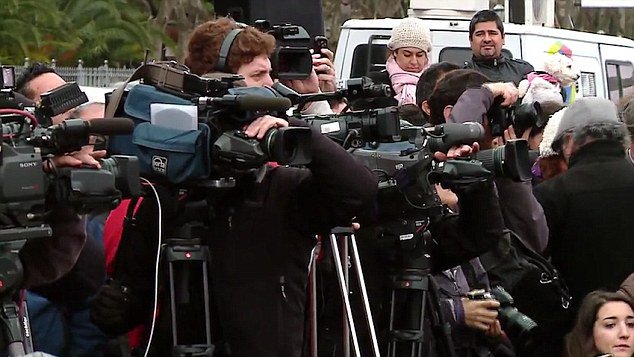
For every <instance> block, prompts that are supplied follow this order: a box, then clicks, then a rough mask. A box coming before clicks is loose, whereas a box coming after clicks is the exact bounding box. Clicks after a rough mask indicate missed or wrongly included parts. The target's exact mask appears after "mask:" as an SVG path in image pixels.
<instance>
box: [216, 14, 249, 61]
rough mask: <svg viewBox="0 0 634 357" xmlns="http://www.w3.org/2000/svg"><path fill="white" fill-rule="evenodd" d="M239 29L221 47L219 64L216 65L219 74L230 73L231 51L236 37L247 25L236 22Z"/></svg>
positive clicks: (228, 35)
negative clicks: (228, 59) (229, 59)
mask: <svg viewBox="0 0 634 357" xmlns="http://www.w3.org/2000/svg"><path fill="white" fill-rule="evenodd" d="M236 25H237V26H238V28H236V29H233V30H231V32H229V33H228V34H227V36H225V39H224V40H223V41H222V45H221V46H220V53H219V55H218V63H216V67H215V70H216V71H219V72H227V73H228V72H230V69H229V68H227V67H228V63H227V58H229V51H231V46H233V42H234V41H235V40H236V37H238V35H239V34H240V32H242V30H244V28H245V27H246V25H245V24H242V23H239V22H236Z"/></svg>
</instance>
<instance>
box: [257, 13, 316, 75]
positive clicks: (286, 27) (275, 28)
mask: <svg viewBox="0 0 634 357" xmlns="http://www.w3.org/2000/svg"><path fill="white" fill-rule="evenodd" d="M253 27H255V28H257V29H258V30H260V31H262V32H264V33H268V34H270V35H273V37H275V39H276V42H277V46H276V48H275V51H274V52H273V54H272V55H271V65H272V67H273V72H272V73H271V75H272V77H273V78H278V79H306V78H308V77H309V76H310V74H311V72H312V70H313V57H312V54H311V52H310V49H311V48H313V42H314V41H313V40H312V39H311V37H310V35H309V34H308V31H306V29H305V28H304V27H302V26H299V25H291V24H279V25H271V23H270V22H269V21H267V20H257V21H255V23H254V24H253ZM318 41H319V38H318Z"/></svg>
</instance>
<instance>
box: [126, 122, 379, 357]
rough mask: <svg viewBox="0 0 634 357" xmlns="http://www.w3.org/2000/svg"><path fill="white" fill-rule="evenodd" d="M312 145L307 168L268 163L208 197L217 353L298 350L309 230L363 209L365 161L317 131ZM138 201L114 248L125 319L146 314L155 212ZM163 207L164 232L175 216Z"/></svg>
mask: <svg viewBox="0 0 634 357" xmlns="http://www.w3.org/2000/svg"><path fill="white" fill-rule="evenodd" d="M292 123H293V124H295V125H303V126H305V125H306V124H305V123H303V122H301V121H293V122H292ZM312 150H313V158H312V162H311V163H310V164H309V165H308V166H307V168H293V167H276V168H271V169H269V171H268V172H267V173H266V175H265V176H264V179H263V181H262V182H261V183H256V182H255V181H254V180H252V179H248V180H247V181H246V182H239V183H238V187H237V188H236V189H234V190H233V191H232V192H230V193H228V194H226V195H224V196H222V197H221V198H215V201H216V202H215V204H214V209H213V214H212V215H211V218H210V227H211V229H210V232H209V234H208V237H206V238H207V242H208V246H209V248H210V252H211V270H210V271H211V279H212V281H213V282H212V286H211V294H212V299H213V300H214V301H215V304H214V307H215V309H214V311H213V312H212V315H213V316H212V318H213V319H214V320H216V321H217V322H218V323H217V326H218V327H219V328H218V329H217V330H215V331H214V334H213V335H214V336H213V337H214V340H215V342H216V343H217V344H219V349H220V350H221V351H218V352H219V353H218V355H224V354H222V353H223V352H222V351H224V352H226V351H228V350H230V351H231V352H232V354H231V356H272V357H273V356H275V357H277V356H300V354H301V349H302V343H303V338H304V336H303V333H304V307H305V306H304V305H305V302H306V301H307V300H306V287H307V273H308V264H309V258H310V253H311V250H312V249H313V247H314V245H315V239H314V235H315V234H316V233H321V232H329V230H330V229H331V228H333V227H335V226H339V225H344V226H347V225H349V224H350V221H351V219H352V218H353V217H354V216H356V215H359V214H360V213H362V211H363V210H365V209H368V208H371V207H372V202H373V200H374V199H375V196H376V191H377V187H378V184H377V179H376V177H375V176H374V174H373V173H372V172H371V171H370V170H369V169H367V168H366V167H364V166H363V165H362V164H361V163H360V162H358V161H357V160H356V159H355V158H354V157H352V156H351V155H350V154H348V153H347V152H346V151H345V150H343V149H342V148H341V147H339V146H338V145H337V144H335V143H334V142H332V141H331V140H329V139H328V138H326V137H325V136H322V135H321V134H319V133H318V132H316V131H313V135H312ZM211 194H212V195H213V191H212V193H211ZM221 195H222V194H221V193H219V194H218V196H221ZM144 202H148V203H144V204H143V205H142V206H141V208H140V209H139V211H138V213H137V219H136V220H137V222H138V223H137V224H135V229H134V230H133V232H132V234H131V236H128V237H126V238H125V239H122V242H121V246H120V247H119V252H118V253H117V259H118V260H119V259H120V260H121V261H120V262H117V264H119V269H120V270H122V271H123V273H124V275H125V279H124V280H125V281H124V284H125V285H127V286H129V287H130V290H131V293H132V294H133V295H134V297H133V298H131V299H130V300H131V301H133V302H135V304H133V305H135V306H131V307H130V311H128V312H129V313H130V318H129V319H128V324H129V327H132V326H133V325H134V324H136V323H139V322H142V321H143V320H144V319H145V320H146V321H147V318H148V316H150V315H149V312H150V311H151V298H152V291H153V278H152V277H153V270H154V268H153V265H154V263H153V261H154V257H155V255H156V243H157V242H156V235H157V232H156V227H155V226H156V223H155V222H156V220H157V218H156V217H157V215H156V204H155V202H154V200H146V201H144ZM163 209H164V216H165V217H164V222H165V223H164V226H165V228H166V229H167V234H165V235H164V236H168V235H169V232H170V228H173V226H174V225H175V224H174V217H172V216H170V215H169V214H166V213H165V210H166V208H165V207H164V208H163ZM168 211H169V209H168ZM173 211H174V210H173ZM175 211H178V209H176V210H175ZM172 213H173V214H177V212H172ZM166 219H167V220H169V221H168V222H166V221H165V220H166ZM119 275H121V272H119ZM133 290H134V291H133ZM163 311H165V313H161V314H160V316H161V318H169V306H168V305H163ZM197 317H200V316H197ZM188 323H189V324H193V322H189V321H188ZM160 325H163V324H160ZM167 326H169V324H167ZM186 327H187V326H186ZM198 331H200V328H198ZM192 333H195V331H193V332H192ZM181 336H182V334H181ZM219 340H224V345H221V344H220V342H219ZM170 344H171V335H170V334H169V331H168V330H163V331H162V332H161V333H159V335H157V336H155V337H154V340H153V345H154V346H155V348H154V351H155V354H156V355H161V353H160V351H164V348H166V349H167V350H169V348H170V347H169V346H170ZM214 355H216V354H214Z"/></svg>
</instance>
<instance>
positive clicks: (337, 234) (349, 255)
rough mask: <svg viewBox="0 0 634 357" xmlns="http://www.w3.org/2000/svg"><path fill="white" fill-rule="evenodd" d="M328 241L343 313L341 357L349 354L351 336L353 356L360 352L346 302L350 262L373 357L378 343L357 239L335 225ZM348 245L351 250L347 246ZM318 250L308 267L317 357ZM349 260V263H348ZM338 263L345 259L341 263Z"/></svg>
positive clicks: (376, 355) (313, 344)
mask: <svg viewBox="0 0 634 357" xmlns="http://www.w3.org/2000/svg"><path fill="white" fill-rule="evenodd" d="M330 243H331V247H332V257H333V260H334V263H335V269H336V271H337V281H338V283H339V289H340V292H341V297H342V300H343V307H344V310H343V314H344V316H345V319H344V324H343V328H342V341H343V356H344V357H349V356H350V338H351V337H352V345H353V348H354V353H355V356H357V357H360V356H361V351H360V348H359V339H358V337H357V329H356V325H355V323H354V317H353V316H352V307H351V305H350V298H349V294H350V292H349V288H348V284H349V274H348V273H349V266H350V265H352V266H354V268H355V272H356V275H357V279H358V282H359V287H360V290H361V298H362V302H363V308H364V312H365V315H364V316H365V319H366V324H367V327H368V331H369V333H370V340H371V344H372V351H373V356H374V357H379V356H380V353H379V344H378V342H377V337H376V332H375V329H374V320H373V318H372V311H371V310H370V302H369V299H368V292H367V289H366V286H365V278H364V275H363V269H362V268H361V260H360V259H359V250H358V248H357V241H356V238H355V236H354V230H353V229H352V228H349V227H337V228H335V229H333V230H332V231H331V232H330ZM339 243H341V251H340V250H339ZM349 248H352V249H349ZM317 255H318V252H317V251H316V250H315V251H314V252H313V256H312V259H311V269H310V275H309V279H310V292H311V294H310V302H311V326H310V328H311V329H310V331H311V354H310V356H311V357H317V353H318V351H317V312H316V306H317V291H316V280H317V279H316V277H317V276H316V264H315V263H316V260H315V259H316V257H317ZM350 259H352V262H350ZM342 262H345V266H344V265H343V263H342Z"/></svg>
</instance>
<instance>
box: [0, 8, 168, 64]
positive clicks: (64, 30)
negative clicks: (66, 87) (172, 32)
mask: <svg viewBox="0 0 634 357" xmlns="http://www.w3.org/2000/svg"><path fill="white" fill-rule="evenodd" d="M2 1H3V2H5V3H6V4H5V5H3V6H2V7H0V18H2V19H3V20H2V21H1V22H0V61H2V62H3V63H14V64H20V63H22V62H23V60H24V58H25V57H29V58H31V60H40V61H50V60H51V59H53V58H55V59H56V60H57V63H58V64H59V65H75V64H76V63H77V61H78V60H79V59H82V60H83V61H84V64H86V65H93V66H96V65H100V64H102V63H103V60H104V59H108V60H109V62H110V64H111V65H117V64H119V63H130V62H136V63H138V62H139V61H141V60H142V59H143V57H144V52H145V50H146V49H149V50H150V51H156V49H155V48H154V47H155V46H157V44H160V43H161V42H162V41H163V37H164V36H163V34H162V31H161V29H160V28H158V27H157V26H156V25H155V24H154V22H153V21H152V20H151V17H150V15H149V14H147V13H145V12H144V11H143V10H142V8H141V7H140V6H138V4H135V3H133V2H132V1H128V0H2Z"/></svg>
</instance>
